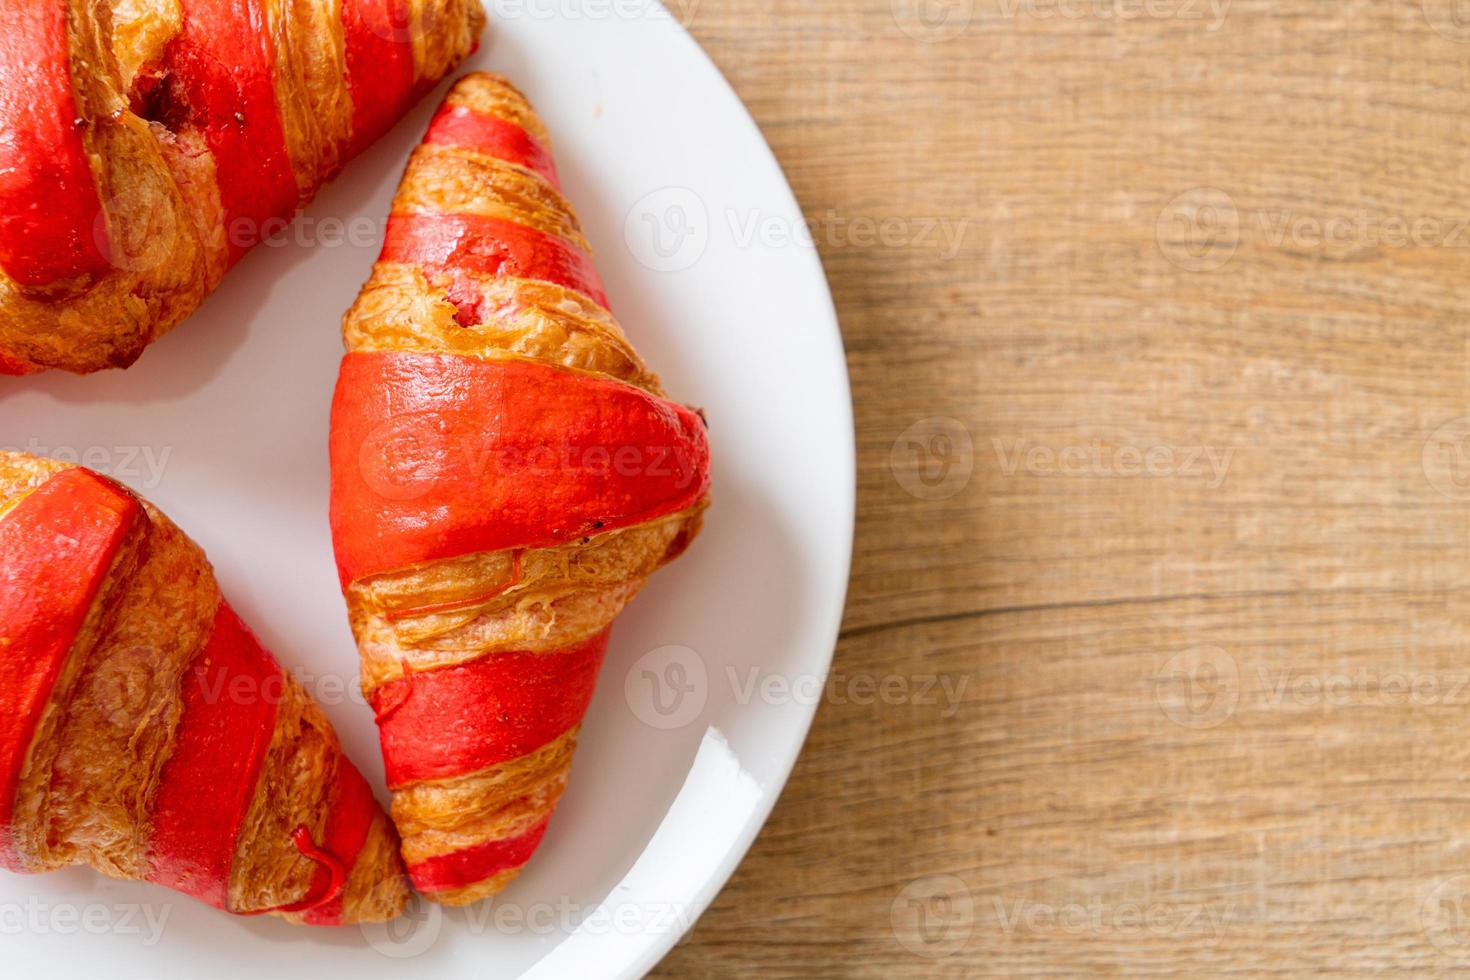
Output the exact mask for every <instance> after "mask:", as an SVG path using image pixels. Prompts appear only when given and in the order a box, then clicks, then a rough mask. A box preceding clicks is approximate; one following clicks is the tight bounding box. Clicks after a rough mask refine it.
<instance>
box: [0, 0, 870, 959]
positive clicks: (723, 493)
mask: <svg viewBox="0 0 1470 980" xmlns="http://www.w3.org/2000/svg"><path fill="white" fill-rule="evenodd" d="M691 2H692V0H691ZM491 14H492V22H491V27H490V30H489V32H488V33H487V35H486V39H485V44H484V47H483V49H482V50H481V51H480V53H479V54H478V55H476V57H475V58H474V59H473V60H472V62H471V64H470V65H469V66H467V67H469V68H477V69H491V70H495V71H500V72H502V73H504V74H507V75H509V76H510V77H511V78H512V79H513V80H514V81H515V82H516V83H517V84H518V85H519V86H520V87H521V88H523V89H524V90H525V91H526V93H527V94H528V95H529V96H530V97H531V99H532V101H533V102H534V103H535V104H536V105H537V107H538V108H539V109H540V111H541V113H542V114H543V115H544V116H545V118H546V121H547V123H548V125H549V126H550V127H551V132H552V134H553V139H554V140H555V143H556V151H557V162H558V165H559V167H560V169H561V173H562V176H563V178H564V182H565V184H566V190H567V192H568V194H569V196H570V198H571V200H572V201H573V202H574V203H575V204H576V205H577V207H578V209H579V211H580V213H581V216H582V219H583V223H584V225H585V227H586V231H587V234H588V237H589V238H590V239H591V241H592V242H593V243H594V246H595V247H596V248H597V249H598V258H599V264H600V267H601V269H602V273H603V278H604V279H605V280H606V282H607V284H608V289H609V293H610V295H611V298H612V302H613V305H614V307H615V308H616V309H617V310H618V313H619V315H620V318H621V319H622V321H623V323H624V324H625V325H626V327H627V328H628V331H629V333H630V334H631V336H632V338H633V341H634V342H635V343H636V345H637V346H638V348H639V350H640V352H641V353H642V354H643V355H644V356H645V358H646V359H647V361H648V362H649V364H650V365H652V366H653V367H654V369H655V370H657V371H659V372H660V374H661V375H662V376H663V377H664V380H665V382H666V384H667V386H668V388H669V390H670V392H671V393H672V394H673V396H674V397H676V398H678V399H680V400H683V401H687V402H690V403H693V404H698V405H702V406H703V407H704V408H705V409H706V412H707V414H708V416H709V419H710V423H711V433H712V441H713V445H714V450H715V490H714V496H715V504H714V508H713V509H712V511H711V512H710V515H709V519H708V521H707V524H706V531H705V533H704V535H703V537H702V538H701V539H700V540H699V542H698V543H697V545H696V546H695V547H694V549H693V550H692V551H691V552H690V553H689V554H688V555H687V556H685V557H684V558H683V559H682V560H681V561H680V562H679V563H678V564H677V565H676V566H674V567H673V568H672V569H671V570H668V571H665V572H663V573H661V574H660V575H659V576H657V577H656V578H655V580H654V582H653V583H652V585H651V586H650V588H649V589H648V591H647V592H646V593H645V594H644V595H643V596H642V597H641V598H640V599H639V600H638V601H637V602H636V603H635V604H634V605H633V607H632V608H631V609H630V610H629V611H628V612H627V613H626V614H625V615H624V616H623V617H622V619H621V620H620V622H619V625H618V626H617V627H616V628H615V629H614V631H613V642H612V651H611V653H610V655H609V659H608V663H607V667H606V669H605V672H604V674H603V677H602V682H601V684H600V685H599V689H598V693H597V697H596V700H595V702H594V703H593V706H592V710H591V714H590V715H589V718H588V720H587V724H586V727H585V729H584V735H583V737H582V745H581V749H580V752H579V754H578V756H577V760H576V764H575V768H574V770H573V778H572V785H571V789H570V790H569V792H568V793H567V795H566V798H565V800H564V802H563V803H562V805H561V808H560V809H559V811H558V812H557V815H556V817H555V818H554V819H553V820H552V823H551V829H550V831H549V833H548V834H547V837H546V842H545V844H544V845H543V847H542V848H541V851H540V852H539V853H538V855H537V857H536V859H535V860H534V861H533V862H532V864H531V866H530V868H529V869H528V870H527V872H526V873H525V874H524V875H522V877H521V878H520V879H519V880H518V881H517V882H516V883H515V884H514V885H513V886H512V887H511V888H510V889H509V890H508V891H507V892H506V893H505V894H504V895H503V896H502V897H501V898H500V899H498V900H497V901H496V902H495V903H493V904H489V905H487V904H482V905H480V906H478V907H476V908H475V909H472V910H469V911H464V910H447V911H441V910H440V909H438V908H437V907H429V908H424V907H422V906H420V907H418V909H417V910H416V911H415V913H414V914H413V915H411V916H410V917H407V918H405V919H403V920H400V922H399V923H397V924H396V925H393V926H390V927H386V928H384V927H378V928H375V929H366V930H359V929H356V928H349V929H341V930H325V931H324V930H312V929H298V928H294V927H292V926H290V925H287V924H285V923H282V922H278V921H274V920H261V919H248V920H240V919H234V918H231V917H228V916H226V915H224V914H222V913H219V912H215V911H214V910H212V909H209V908H206V907H203V906H201V905H198V904H195V903H193V902H191V901H188V900H186V899H182V898H178V897H176V896H174V895H173V894H172V893H170V892H167V891H165V890H162V889H158V888H153V887H151V886H147V885H143V884H138V883H133V882H116V881H111V880H109V879H105V878H103V877H101V876H99V875H96V874H93V873H92V872H90V871H88V870H85V869H70V870H68V871H64V872H60V873H57V874H53V875H47V876H43V877H36V878H26V877H20V876H12V875H3V876H0V936H3V939H0V944H3V949H4V957H5V961H6V972H7V973H9V974H10V975H13V976H25V975H28V974H30V975H35V976H49V975H58V974H64V975H68V976H93V975H97V976H108V977H113V978H121V977H134V976H136V977H155V976H158V975H160V974H163V973H165V971H167V973H168V974H171V975H174V976H195V975H210V976H220V977H241V978H246V977H248V978H251V980H258V978H260V977H280V976H300V975H303V974H306V973H308V972H309V973H310V974H311V975H312V976H313V977H322V978H327V977H330V978H337V977H341V978H349V977H350V978H352V980H371V978H376V977H383V978H388V977H392V978H395V980H399V978H401V977H402V976H404V975H405V971H408V972H411V973H412V974H413V975H417V976H433V977H441V978H460V977H464V978H470V977H496V978H501V977H512V976H521V975H523V976H532V977H547V978H570V977H577V978H584V977H629V976H638V975H641V974H642V973H643V972H645V971H647V970H648V969H650V968H651V967H652V966H653V965H654V964H655V963H656V962H657V961H658V959H659V958H660V957H661V956H662V955H663V954H664V953H665V952H667V951H668V949H669V948H670V947H672V946H673V944H674V943H675V942H676V941H677V939H678V938H679V936H680V935H682V933H683V932H684V931H686V930H687V929H688V927H689V926H690V925H692V923H693V921H694V919H695V918H696V917H697V916H698V915H699V913H700V912H702V911H703V910H704V908H705V907H706V905H707V904H708V903H709V902H710V900H711V899H712V898H713V897H714V895H715V894H716V892H717V891H718V890H719V888H720V887H721V885H723V883H724V882H725V880H726V879H727V878H728V877H729V875H730V874H731V873H732V872H733V871H734V869H735V867H736V865H737V864H738V863H739V861H740V859H741V857H742V856H743V855H744V853H745V851H746V849H747V848H748V847H749V846H750V843H751V841H752V840H753V839H754V838H755V835H756V833H757V831H758V830H759V829H760V826H761V824H762V823H763V822H764V820H765V818H766V816H767V814H768V813H769V811H770V809H771V806H772V805H773V804H774V802H775V800H776V797H777V795H778V794H779V793H780V790H781V787H782V785H783V783H784V782H785V780H786V777H787V775H788V773H789V772H790V769H791V766H792V764H793V762H794V761H795V759H796V755H797V753H798V751H799V750H800V748H801V744H802V741H803V739H804V738H805V735H806V731H807V728H808V726H809V724H810V721H811V717H812V714H813V711H814V707H815V704H816V702H817V700H819V695H820V690H821V687H822V683H823V680H824V678H825V677H826V673H827V669H828V666H829V664H830V661H831V656H832V649H833V645H834V641H835V637H836V632H837V627H838V622H839V619H840V617H841V611H842V605H843V599H844V594H845V589H846V583H847V572H848V561H849V556H850V553H851V544H852V520H853V494H854V463H853V459H854V453H853V432H852V417H851V403H850V399H849V392H848V383H847V374H846V365H845V360H844V357H843V352H842V345H841V339H840V336H839V333H838V329H837V323H836V318H835V315H834V313H833V308H832V302H831V297H830V295H829V293H828V290H827V284H826V281H825V278H824V277H823V274H822V269H821V265H820V262H819V260H818V257H817V255H816V252H815V250H814V249H813V248H812V247H811V246H810V244H807V242H809V239H808V238H806V237H805V236H803V235H802V234H800V231H801V228H802V225H801V220H802V219H801V214H800V211H799V209H798V207H797V204H796V201H795V200H794V199H793V197H792V194H791V192H790V190H789V188H788V186H787V184H786V181H785V179H784V178H783V176H782V174H781V170H780V168H779V166H778V165H777V163H776V161H775V159H774V158H773V156H772V155H771V153H770V151H769V150H768V149H767V147H766V145H765V143H764V141H763V140H762V138H761V135H760V133H759V131H758V130H757V129H756V127H755V125H754V124H753V123H752V121H751V120H750V118H749V116H748V115H747V114H746V112H745V110H744V108H743V107H742V106H741V104H740V102H739V100H738V99H737V98H736V96H735V94H734V93H733V92H732V91H731V90H730V88H729V86H728V85H727V84H726V83H725V81H724V79H723V78H722V77H721V76H720V74H719V72H718V71H717V70H716V69H715V67H714V66H713V65H712V64H711V63H710V62H709V61H708V59H707V58H706V57H705V55H704V54H703V52H701V51H700V49H699V47H698V45H697V44H695V42H694V41H693V40H692V39H691V38H690V37H689V36H688V35H687V34H686V33H685V32H684V30H683V29H682V28H681V27H680V26H679V25H678V24H677V23H676V22H675V21H674V20H673V19H672V18H671V17H670V16H669V15H668V14H667V13H666V12H665V11H664V10H663V8H661V7H658V6H657V5H656V3H655V2H654V0H500V4H499V9H498V10H496V9H492V10H491ZM437 101H438V96H437V95H436V96H434V97H432V98H429V99H426V100H425V101H424V103H423V104H422V105H421V106H420V107H419V109H418V110H417V111H416V112H414V113H413V114H412V115H411V116H410V117H409V118H407V119H406V120H405V121H404V122H403V123H402V124H401V125H400V126H399V127H398V129H397V130H395V131H394V133H393V134H392V135H391V136H390V137H388V138H387V139H385V140H383V141H382V142H381V143H380V144H379V145H377V146H376V147H374V148H373V149H372V150H371V151H369V152H368V153H367V154H366V155H364V156H363V157H362V158H360V159H359V160H357V161H356V162H355V163H354V164H353V166H352V167H351V168H350V169H349V171H348V172H347V174H345V175H344V176H343V177H342V178H340V179H339V180H338V181H337V182H336V183H335V184H333V185H332V186H330V187H328V188H327V189H326V190H325V191H324V192H323V193H322V195H321V197H320V198H319V199H318V200H317V202H316V204H315V205H314V206H313V207H312V208H311V209H310V210H309V212H308V213H307V215H306V216H305V217H304V219H303V220H300V221H298V223H297V224H296V225H295V226H294V227H293V229H292V232H291V233H290V236H289V237H290V238H291V239H293V241H292V242H290V243H288V244H285V245H282V246H280V247H271V246H266V247H261V248H257V249H256V251H255V252H254V253H252V254H251V255H250V256H249V257H248V258H247V259H246V260H245V261H244V262H243V263H242V264H241V265H240V266H239V267H238V268H236V269H235V270H234V272H233V273H232V274H231V275H230V276H229V277H228V278H227V280H226V281H225V283H224V285H223V287H222V288H221V289H220V290H219V292H218V293H217V294H216V295H215V296H214V297H213V298H212V299H211V300H210V301H209V302H208V304H207V305H206V306H205V308H204V309H203V310H201V311H200V312H199V313H198V314H196V315H195V316H194V317H193V319H192V320H190V321H189V322H187V323H185V324H184V325H183V326H182V327H181V328H180V329H179V330H177V331H176V332H175V333H174V334H173V335H172V336H170V337H168V338H166V339H165V340H164V341H162V342H161V343H159V344H157V345H155V346H154V348H153V349H152V350H150V351H149V352H148V353H147V354H145V355H144V357H143V359H142V360H141V361H140V362H139V363H138V365H137V366H136V367H135V368H133V369H132V370H130V371H128V372H126V373H117V372H113V373H109V374H106V375H101V376H96V377H93V378H89V379H82V378H72V377H61V376H46V377H42V378H37V379H27V380H23V381H19V382H16V381H6V382H4V383H3V384H0V446H3V447H6V448H16V449H22V450H28V451H32V452H40V453H50V454H53V455H59V456H62V457H64V458H65V457H69V458H72V459H79V460H80V461H81V462H83V463H86V464H88V465H91V466H93V467H94V468H96V469H100V470H102V471H104V472H108V473H111V474H112V475H114V476H116V477H118V478H119V479H121V480H123V481H124V482H126V483H128V484H130V485H131V486H133V487H134V488H136V489H138V490H139V491H141V492H143V493H144V494H145V495H147V496H148V497H150V498H151V499H153V500H154V501H155V502H157V503H158V504H159V505H160V506H162V507H163V508H164V509H165V510H166V511H168V512H169V513H170V515H171V516H173V517H174V519H175V520H176V521H178V522H179V523H180V524H181V525H183V527H184V528H185V529H186V530H187V531H188V532H189V533H190V534H191V535H193V536H194V537H195V539H196V540H198V541H199V542H200V543H201V544H202V545H204V547H205V548H206V550H207V551H208V552H209V554H210V556H211V558H212V560H213V561H214V563H215V566H216V568H217V569H218V571H219V575H220V579H221V581H222V583H223V585H224V588H225V591H226V593H227V594H228V595H229V596H230V598H231V601H232V602H233V603H234V605H235V606H236V608H237V609H238V610H239V611H240V612H241V614H242V615H244V616H245V617H246V618H247V619H248V620H249V621H250V622H251V624H252V625H253V626H254V627H255V628H256V630H257V632H259V633H260V634H261V636H262V637H264V638H265V640H266V641H267V643H268V645H269V646H270V647H271V648H272V649H273V650H274V651H275V652H276V653H277V655H278V657H279V658H280V659H281V661H282V662H283V663H284V664H286V665H287V666H288V667H289V668H292V669H294V670H295V671H296V672H297V673H298V675H299V676H301V677H303V679H305V680H306V681H307V684H308V687H309V688H310V689H312V690H313V691H315V693H316V694H317V695H318V697H319V699H320V700H321V701H322V702H323V704H324V706H325V708H326V711H327V713H328V714H329V715H330V717H331V719H332V721H333V722H334V723H335V724H336V725H337V728H338V731H339V732H340V733H341V734H342V737H343V740H344V741H345V742H346V743H347V747H348V749H349V751H350V752H351V753H352V754H353V756H354V758H355V759H356V760H357V761H358V762H359V764H360V765H361V766H362V767H363V769H364V772H366V773H368V775H369V778H370V779H374V780H376V781H377V783H378V785H379V786H381V777H382V766H381V763H380V761H379V758H378V750H377V741H376V737H375V731H374V727H373V723H372V719H371V717H370V712H369V711H368V709H367V708H366V707H365V706H363V705H362V703H361V699H360V695H357V694H356V671H357V655H356V652H355V650H354V647H353V644H352V639H351V636H350V634H349V632H348V629H347V624H346V621H345V616H344V613H343V605H342V600H341V597H340V595H339V594H338V591H337V585H336V577H335V574H334V570H333V562H332V551H331V544H330V540H329V535H328V530H327V522H326V509H327V456H326V439H327V414H328V405H329V403H330V399H331V392H332V386H333V383H334V379H335V377H336V371H337V362H338V359H339V357H340V355H341V348H340V340H339V337H338V321H339V318H340V316H341V314H342V312H343V311H344V310H345V309H346V308H347V306H348V305H349V304H350V303H351V302H352V299H353V297H354V296H355V295H356V292H357V289H358V286H359V285H360V284H361V283H362V281H363V279H364V278H365V277H366V275H367V273H368V270H369V268H370V267H371V265H372V262H373V259H374V258H375V256H376V251H377V245H378V242H379V240H380V238H379V229H380V227H381V223H382V219H383V217H384V216H385V215H386V214H387V211H388V204H389V200H390V197H391V195H392V191H393V188H394V186H395V185H396V183H397V181H398V177H399V174H400V172H401V169H402V166H403V162H404V160H405V159H406V158H407V155H408V153H409V151H410V149H411V148H412V147H413V146H414V145H415V144H416V143H417V141H418V140H419V138H420V136H421V135H422V133H423V130H424V127H425V125H426V123H427V119H428V116H429V114H430V112H431V111H432V109H433V106H434V105H435V104H436V103H437ZM344 229H345V232H346V238H347V239H349V241H348V242H347V243H346V244H343V243H342V242H340V241H339V237H340V235H341V233H342V231H343V230H344ZM655 236H658V237H655ZM298 240H299V241H298ZM303 241H304V242H305V244H300V243H299V242H303Z"/></svg>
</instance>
